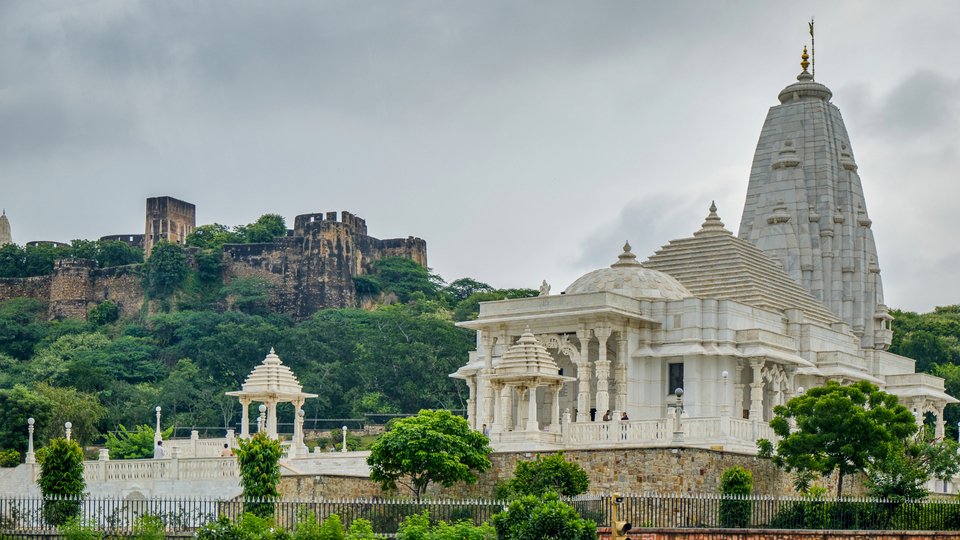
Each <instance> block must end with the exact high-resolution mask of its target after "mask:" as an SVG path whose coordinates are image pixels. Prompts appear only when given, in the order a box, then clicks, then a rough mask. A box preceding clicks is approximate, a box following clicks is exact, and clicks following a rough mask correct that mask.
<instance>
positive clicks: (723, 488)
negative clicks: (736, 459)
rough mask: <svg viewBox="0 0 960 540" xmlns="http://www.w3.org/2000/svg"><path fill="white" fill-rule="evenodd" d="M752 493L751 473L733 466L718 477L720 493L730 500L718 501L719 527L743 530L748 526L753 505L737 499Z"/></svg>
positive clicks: (747, 501)
mask: <svg viewBox="0 0 960 540" xmlns="http://www.w3.org/2000/svg"><path fill="white" fill-rule="evenodd" d="M751 491H753V473H751V472H750V471H748V470H746V469H744V468H743V467H740V466H738V465H734V466H733V467H729V468H727V469H725V470H724V471H723V474H722V475H720V493H721V494H722V495H727V496H729V497H730V498H724V499H723V500H721V501H720V526H721V527H725V528H743V527H746V526H748V525H750V515H751V513H752V511H753V503H752V502H751V501H749V500H739V499H738V497H743V496H747V495H750V492H751Z"/></svg>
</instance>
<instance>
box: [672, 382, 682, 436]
mask: <svg viewBox="0 0 960 540" xmlns="http://www.w3.org/2000/svg"><path fill="white" fill-rule="evenodd" d="M674 395H675V396H677V406H676V408H675V409H674V411H673V412H674V415H675V416H674V420H673V442H677V443H679V442H683V426H682V425H681V424H680V417H681V416H682V415H683V388H677V389H676V390H675V391H674Z"/></svg>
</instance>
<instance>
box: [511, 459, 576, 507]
mask: <svg viewBox="0 0 960 540" xmlns="http://www.w3.org/2000/svg"><path fill="white" fill-rule="evenodd" d="M589 487H590V478H589V477H588V476H587V472H586V471H584V470H583V467H581V466H580V465H579V464H577V463H571V462H569V461H567V460H565V459H563V452H557V453H556V454H554V455H552V456H547V457H543V456H537V459H536V460H534V461H521V462H519V463H517V468H516V469H515V470H514V471H513V478H511V479H510V480H509V481H508V482H507V483H506V484H505V485H502V486H500V485H498V486H497V495H498V497H500V496H503V498H507V499H509V498H513V497H518V496H523V495H543V494H544V493H546V492H547V491H554V492H556V493H559V494H560V495H563V496H565V497H573V496H575V495H579V494H581V493H586V491H587V489H588V488H589Z"/></svg>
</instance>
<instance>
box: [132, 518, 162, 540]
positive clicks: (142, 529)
mask: <svg viewBox="0 0 960 540" xmlns="http://www.w3.org/2000/svg"><path fill="white" fill-rule="evenodd" d="M164 529H165V527H164V524H163V520H162V519H160V517H158V516H151V515H144V516H140V517H138V518H137V521H136V523H134V524H133V536H134V538H136V539H137V540H163V539H164V538H165V535H164Z"/></svg>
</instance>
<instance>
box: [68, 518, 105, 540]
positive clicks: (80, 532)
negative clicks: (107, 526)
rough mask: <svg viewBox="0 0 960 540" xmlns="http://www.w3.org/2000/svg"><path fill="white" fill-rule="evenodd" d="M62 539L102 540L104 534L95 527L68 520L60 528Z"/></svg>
mask: <svg viewBox="0 0 960 540" xmlns="http://www.w3.org/2000/svg"><path fill="white" fill-rule="evenodd" d="M59 532H60V537H61V538H63V539H64V540H101V539H102V538H103V533H102V532H100V531H98V530H97V529H96V528H94V527H93V525H90V524H88V523H83V522H80V521H77V520H75V519H70V520H67V521H66V522H65V523H64V524H63V525H62V526H61V527H60V528H59Z"/></svg>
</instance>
